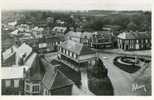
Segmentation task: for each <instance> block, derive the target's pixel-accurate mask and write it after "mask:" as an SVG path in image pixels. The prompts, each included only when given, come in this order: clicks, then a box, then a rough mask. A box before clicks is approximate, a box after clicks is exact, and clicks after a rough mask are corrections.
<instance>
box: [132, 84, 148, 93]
mask: <svg viewBox="0 0 154 100" xmlns="http://www.w3.org/2000/svg"><path fill="white" fill-rule="evenodd" d="M140 89H143V90H144V92H146V91H147V90H146V88H145V85H139V84H136V83H135V84H132V91H133V92H135V91H137V90H140Z"/></svg>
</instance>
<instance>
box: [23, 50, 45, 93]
mask: <svg viewBox="0 0 154 100" xmlns="http://www.w3.org/2000/svg"><path fill="white" fill-rule="evenodd" d="M25 65H26V66H29V67H30V68H29V69H28V70H27V71H26V74H25V81H24V94H25V95H40V94H41V80H42V79H43V76H44V73H45V70H44V67H43V65H42V63H41V61H40V57H39V55H38V54H36V53H34V54H33V55H32V56H31V58H29V60H28V61H27V62H26V63H25Z"/></svg>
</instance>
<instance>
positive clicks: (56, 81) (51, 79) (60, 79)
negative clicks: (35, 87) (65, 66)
mask: <svg viewBox="0 0 154 100" xmlns="http://www.w3.org/2000/svg"><path fill="white" fill-rule="evenodd" d="M42 83H43V85H44V86H45V87H46V88H47V89H48V90H53V89H56V88H61V87H65V86H68V85H71V84H73V82H72V81H71V80H70V79H68V78H67V77H66V76H65V75H64V74H63V73H62V72H61V71H59V70H55V67H54V68H53V67H51V68H50V70H48V71H47V72H46V73H45V75H44V78H43V80H42Z"/></svg>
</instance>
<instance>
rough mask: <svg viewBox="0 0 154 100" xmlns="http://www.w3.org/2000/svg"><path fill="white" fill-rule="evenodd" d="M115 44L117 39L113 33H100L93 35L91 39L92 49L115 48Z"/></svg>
mask: <svg viewBox="0 0 154 100" xmlns="http://www.w3.org/2000/svg"><path fill="white" fill-rule="evenodd" d="M114 42H115V39H114V35H113V33H112V32H109V31H98V32H95V33H94V34H93V37H92V38H91V45H90V47H93V48H96V49H103V48H113V47H114Z"/></svg>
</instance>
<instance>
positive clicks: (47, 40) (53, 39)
mask: <svg viewBox="0 0 154 100" xmlns="http://www.w3.org/2000/svg"><path fill="white" fill-rule="evenodd" d="M51 41H52V42H58V41H64V37H63V36H54V37H46V38H45V39H44V38H40V39H39V41H38V42H39V43H41V42H51Z"/></svg>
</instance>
